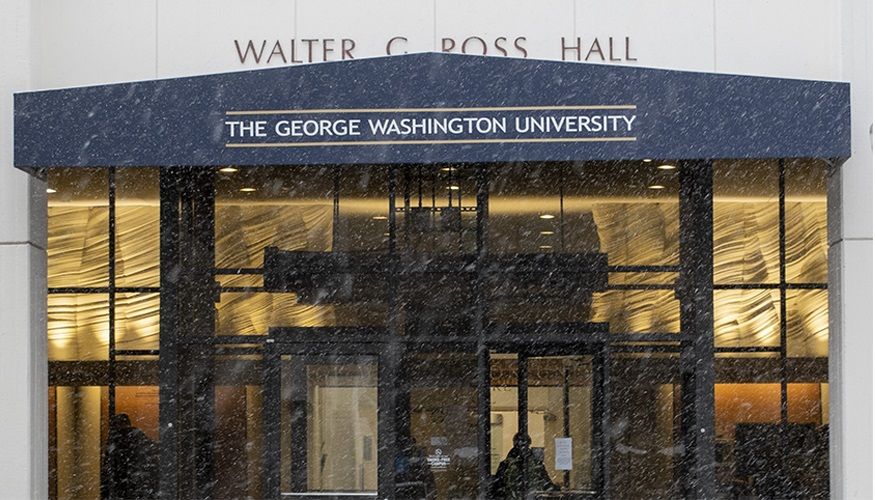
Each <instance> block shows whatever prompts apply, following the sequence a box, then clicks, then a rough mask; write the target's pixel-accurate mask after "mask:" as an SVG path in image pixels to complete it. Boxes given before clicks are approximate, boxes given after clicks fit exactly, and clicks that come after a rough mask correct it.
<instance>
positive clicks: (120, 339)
mask: <svg viewBox="0 0 875 500" xmlns="http://www.w3.org/2000/svg"><path fill="white" fill-rule="evenodd" d="M159 307H160V299H159V295H158V294H157V293H119V294H116V298H115V348H116V349H119V350H122V349H123V350H128V349H158V333H159V330H160V325H159V318H158V313H159Z"/></svg>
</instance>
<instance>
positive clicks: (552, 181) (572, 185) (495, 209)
mask: <svg viewBox="0 0 875 500" xmlns="http://www.w3.org/2000/svg"><path fill="white" fill-rule="evenodd" d="M657 166H658V165H656V164H653V163H639V162H610V163H608V162H592V163H586V164H546V165H532V164H521V165H512V166H502V167H496V168H494V169H491V170H490V179H491V183H490V200H489V236H488V237H489V247H490V251H492V252H544V251H546V252H553V251H557V252H558V251H563V250H562V249H563V248H564V251H565V252H581V253H586V252H598V251H600V252H602V253H606V254H608V260H609V262H610V264H613V265H633V264H638V265H668V264H676V263H677V257H678V239H677V237H678V212H677V209H678V205H677V201H678V198H677V193H678V191H677V175H676V171H675V170H674V169H671V168H668V169H659V168H657ZM668 166H673V165H668Z"/></svg>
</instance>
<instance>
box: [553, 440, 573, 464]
mask: <svg viewBox="0 0 875 500" xmlns="http://www.w3.org/2000/svg"><path fill="white" fill-rule="evenodd" d="M555 441H556V467H554V469H555V470H571V438H570V437H561V438H556V440H555Z"/></svg>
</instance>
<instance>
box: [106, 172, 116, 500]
mask: <svg viewBox="0 0 875 500" xmlns="http://www.w3.org/2000/svg"><path fill="white" fill-rule="evenodd" d="M115 174H116V171H115V167H110V168H108V169H107V184H108V186H107V187H108V194H109V206H108V208H109V214H108V219H109V227H108V233H109V235H108V247H109V248H108V254H109V256H108V258H109V276H108V279H109V281H108V283H107V285H108V287H107V292H108V294H109V297H108V304H107V306H108V308H109V311H108V320H109V325H108V326H109V331H108V337H109V338H108V343H109V346H108V347H109V357H108V366H107V376H108V377H107V378H108V381H107V392H108V400H109V401H108V403H107V413H108V414H109V422H110V425H112V420H113V416H115V405H116V394H115V388H116V382H115V381H116V365H115V364H116V363H115V362H116V349H115V270H116V269H115V254H116V249H115V236H116V225H115V222H116V221H115V213H116V212H115V200H116V192H115V188H116V185H115ZM107 458H108V469H109V471H110V477H109V481H108V483H109V498H116V492H115V489H116V484H115V477H116V476H115V454H114V453H110V454H109V455H108V457H107Z"/></svg>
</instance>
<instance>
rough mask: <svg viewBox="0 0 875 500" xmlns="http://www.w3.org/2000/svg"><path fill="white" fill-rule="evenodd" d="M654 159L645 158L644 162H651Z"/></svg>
mask: <svg viewBox="0 0 875 500" xmlns="http://www.w3.org/2000/svg"><path fill="white" fill-rule="evenodd" d="M652 161H653V160H651V159H650V158H644V163H650V162H652Z"/></svg>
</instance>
